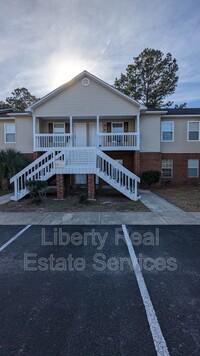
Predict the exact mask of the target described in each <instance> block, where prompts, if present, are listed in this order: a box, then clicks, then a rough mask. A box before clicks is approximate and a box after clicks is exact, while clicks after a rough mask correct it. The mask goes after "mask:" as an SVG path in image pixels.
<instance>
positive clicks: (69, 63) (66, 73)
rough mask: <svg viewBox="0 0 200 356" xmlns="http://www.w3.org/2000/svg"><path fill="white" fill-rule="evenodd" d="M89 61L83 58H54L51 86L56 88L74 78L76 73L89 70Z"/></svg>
mask: <svg viewBox="0 0 200 356" xmlns="http://www.w3.org/2000/svg"><path fill="white" fill-rule="evenodd" d="M87 67H89V63H86V62H84V61H81V60H77V59H75V60H62V59H61V60H60V59H57V60H54V63H53V65H52V66H51V86H52V88H56V87H58V86H60V85H62V84H64V83H66V82H68V81H69V80H70V79H72V78H74V77H75V76H76V75H78V74H79V73H81V72H82V71H83V70H85V69H86V70H87Z"/></svg>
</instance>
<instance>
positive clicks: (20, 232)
mask: <svg viewBox="0 0 200 356" xmlns="http://www.w3.org/2000/svg"><path fill="white" fill-rule="evenodd" d="M29 227H31V225H26V226H25V227H24V228H23V229H22V230H20V231H19V232H18V233H17V234H16V235H15V236H13V237H12V238H11V239H10V240H8V241H7V242H6V243H5V244H4V245H3V246H1V247H0V252H2V251H3V250H4V249H5V248H6V247H7V246H8V245H10V244H11V243H12V242H13V241H15V240H16V239H17V238H18V237H19V236H20V235H22V234H23V233H24V232H25V231H26V230H28V229H29Z"/></svg>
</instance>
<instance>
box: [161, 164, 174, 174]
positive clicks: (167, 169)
mask: <svg viewBox="0 0 200 356" xmlns="http://www.w3.org/2000/svg"><path fill="white" fill-rule="evenodd" d="M161 176H162V178H172V176H173V160H172V159H162V175H161Z"/></svg>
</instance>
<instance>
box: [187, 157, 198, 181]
mask: <svg viewBox="0 0 200 356" xmlns="http://www.w3.org/2000/svg"><path fill="white" fill-rule="evenodd" d="M189 161H197V162H198V166H197V168H195V169H197V175H196V176H189V174H188V170H189V167H188V165H189ZM188 165H187V169H188V170H187V177H188V178H199V160H198V158H196V159H195V158H194V159H192V158H191V159H188Z"/></svg>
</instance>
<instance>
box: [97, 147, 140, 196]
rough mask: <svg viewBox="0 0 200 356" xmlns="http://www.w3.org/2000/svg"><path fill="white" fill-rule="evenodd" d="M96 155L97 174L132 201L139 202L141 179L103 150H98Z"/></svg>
mask: <svg viewBox="0 0 200 356" xmlns="http://www.w3.org/2000/svg"><path fill="white" fill-rule="evenodd" d="M96 155H97V166H96V170H97V171H96V174H97V175H98V176H99V177H100V178H102V179H103V180H104V181H106V182H107V183H109V184H110V185H111V186H112V187H114V188H115V189H117V190H118V191H120V192H121V193H122V194H124V195H126V196H127V197H128V198H130V199H131V200H138V199H139V198H140V197H139V195H138V193H137V185H138V183H139V182H140V178H139V177H138V176H136V175H135V174H134V173H132V172H131V171H129V170H128V169H127V168H125V167H124V166H122V165H121V164H120V163H119V162H117V161H115V160H114V159H112V158H111V157H109V156H108V155H107V154H105V153H104V152H102V151H101V150H99V149H96Z"/></svg>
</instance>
